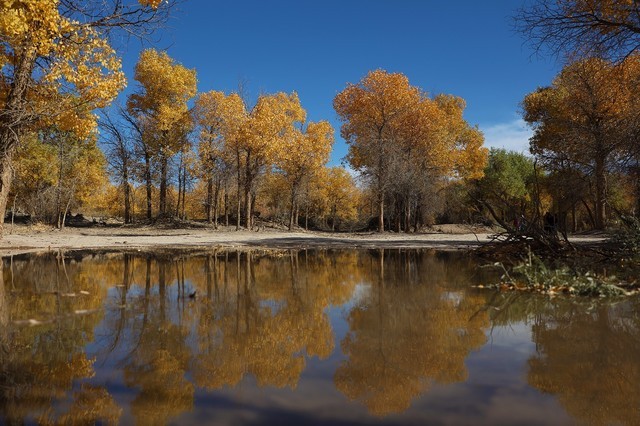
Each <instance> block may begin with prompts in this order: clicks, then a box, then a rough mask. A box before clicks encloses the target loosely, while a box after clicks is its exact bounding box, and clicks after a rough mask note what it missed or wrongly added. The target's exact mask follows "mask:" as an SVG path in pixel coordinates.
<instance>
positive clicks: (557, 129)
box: [523, 56, 640, 229]
mask: <svg viewBox="0 0 640 426" xmlns="http://www.w3.org/2000/svg"><path fill="white" fill-rule="evenodd" d="M638 76H640V68H639V67H638V58H636V57H635V56H633V57H630V58H628V59H626V60H625V61H624V62H622V63H620V64H612V63H610V62H608V61H606V60H603V59H598V58H589V59H584V60H581V61H578V62H575V63H573V64H570V65H567V66H566V67H565V68H564V69H563V70H562V71H561V72H560V74H559V75H558V76H557V77H556V79H555V80H554V81H553V84H552V85H551V86H549V87H544V88H539V89H538V90H536V91H535V92H533V93H530V94H529V95H527V96H526V98H525V99H524V102H523V109H524V118H525V120H526V121H527V122H528V123H529V124H530V125H531V126H532V127H533V129H534V135H533V137H532V139H531V152H532V153H533V154H534V155H535V156H536V157H537V158H538V159H539V160H540V161H541V162H542V164H544V165H545V167H546V168H548V169H550V170H557V169H560V168H561V167H564V168H566V166H567V165H569V166H570V167H571V168H572V169H574V170H578V171H579V172H580V173H582V174H583V175H585V176H589V177H590V178H592V179H593V186H594V187H595V191H594V206H593V210H594V216H595V227H596V228H598V229H602V228H603V227H604V226H605V225H606V219H607V214H606V209H607V205H608V200H609V196H608V187H609V184H608V183H607V176H608V175H609V174H610V173H611V172H612V170H614V169H615V168H618V167H620V166H621V165H622V164H624V163H625V162H626V161H628V160H629V158H630V155H631V156H633V155H634V153H635V152H637V148H636V147H635V144H634V143H633V141H634V140H636V139H635V135H637V134H638V129H639V128H640V127H638V126H639V125H640V120H639V119H638V117H639V114H638V109H637V108H636V107H635V105H636V104H635V102H636V100H635V99H636V98H637V94H638V92H637V84H636V83H637V81H638Z"/></svg>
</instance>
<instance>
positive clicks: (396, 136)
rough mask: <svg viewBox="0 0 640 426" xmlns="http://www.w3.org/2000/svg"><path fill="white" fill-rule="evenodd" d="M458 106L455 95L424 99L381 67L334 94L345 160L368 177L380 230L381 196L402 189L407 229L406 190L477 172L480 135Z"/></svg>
mask: <svg viewBox="0 0 640 426" xmlns="http://www.w3.org/2000/svg"><path fill="white" fill-rule="evenodd" d="M464 107H465V103H464V101H463V100H462V99H460V98H456V97H454V96H448V95H438V96H436V97H433V98H432V97H429V96H428V95H427V94H426V93H424V92H423V91H422V90H420V89H419V88H417V87H415V86H411V85H410V84H409V80H408V78H407V77H406V76H404V75H402V74H400V73H387V72H386V71H383V70H376V71H372V72H369V73H368V74H367V75H366V76H365V77H364V78H363V79H362V80H361V81H360V82H359V83H357V84H349V85H348V86H347V87H346V88H345V89H344V90H343V91H342V92H341V93H339V94H338V95H337V96H336V97H335V99H334V108H335V110H336V112H337V113H338V116H339V117H340V120H341V121H342V122H343V125H342V127H341V134H342V136H343V137H344V139H345V140H346V141H347V143H348V144H349V154H348V156H347V160H348V161H349V163H350V164H351V166H352V167H353V168H354V169H355V170H357V171H359V172H360V173H361V174H362V175H363V176H364V177H365V178H367V179H368V180H369V181H370V184H371V187H372V189H373V191H374V193H375V196H376V198H377V200H376V203H377V205H378V230H379V231H380V232H382V231H383V230H384V224H385V199H386V197H387V196H389V195H391V194H392V193H393V192H396V193H402V192H404V194H402V195H403V197H404V200H402V201H403V202H404V205H403V207H402V210H404V214H405V217H406V218H405V222H406V223H405V229H406V230H408V229H409V220H408V219H409V217H408V216H409V213H410V210H411V209H410V206H411V204H410V202H409V201H410V200H409V197H408V195H409V194H408V191H410V188H412V187H416V184H417V183H422V182H426V181H431V182H433V181H437V180H438V179H440V178H443V177H449V178H454V177H461V178H464V177H479V176H481V174H482V169H483V167H484V164H485V162H486V155H487V151H486V149H485V148H483V147H482V143H483V137H482V134H481V133H480V132H479V131H478V130H477V129H476V128H473V127H471V126H469V125H468V124H467V123H466V122H465V121H464V119H463V118H462V111H463V110H464ZM403 178H404V182H403V181H402V179H403ZM394 186H395V188H394ZM398 189H400V191H398ZM414 205H416V206H419V205H420V200H418V202H417V203H414ZM416 210H417V207H416ZM417 215H418V213H416V216H417Z"/></svg>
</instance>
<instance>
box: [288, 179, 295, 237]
mask: <svg viewBox="0 0 640 426" xmlns="http://www.w3.org/2000/svg"><path fill="white" fill-rule="evenodd" d="M289 202H290V203H291V204H290V206H289V231H291V230H292V229H293V216H294V211H295V206H296V190H295V185H294V188H292V189H291V198H290V199H289Z"/></svg>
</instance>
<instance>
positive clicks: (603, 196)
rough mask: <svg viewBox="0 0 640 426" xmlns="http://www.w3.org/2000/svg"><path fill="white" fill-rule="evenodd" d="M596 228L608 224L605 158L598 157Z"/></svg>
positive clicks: (601, 227)
mask: <svg viewBox="0 0 640 426" xmlns="http://www.w3.org/2000/svg"><path fill="white" fill-rule="evenodd" d="M595 177H596V209H595V210H596V211H595V213H596V217H595V225H596V229H604V227H605V225H606V212H605V207H606V204H607V180H606V174H605V164H604V158H602V157H601V156H599V157H598V158H596V176H595Z"/></svg>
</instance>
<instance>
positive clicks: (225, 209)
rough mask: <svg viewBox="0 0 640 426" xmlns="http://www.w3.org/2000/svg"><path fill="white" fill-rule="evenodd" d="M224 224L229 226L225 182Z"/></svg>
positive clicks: (225, 186) (225, 185) (227, 197)
mask: <svg viewBox="0 0 640 426" xmlns="http://www.w3.org/2000/svg"><path fill="white" fill-rule="evenodd" d="M224 226H229V193H228V192H227V184H226V183H225V184H224Z"/></svg>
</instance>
